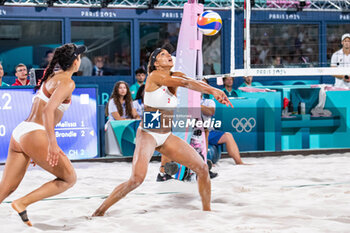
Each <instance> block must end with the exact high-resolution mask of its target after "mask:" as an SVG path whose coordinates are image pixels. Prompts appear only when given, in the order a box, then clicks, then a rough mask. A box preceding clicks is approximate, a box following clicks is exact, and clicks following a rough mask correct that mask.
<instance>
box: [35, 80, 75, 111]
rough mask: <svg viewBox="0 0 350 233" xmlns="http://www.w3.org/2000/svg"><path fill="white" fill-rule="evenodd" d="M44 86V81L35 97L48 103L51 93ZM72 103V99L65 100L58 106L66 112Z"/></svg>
mask: <svg viewBox="0 0 350 233" xmlns="http://www.w3.org/2000/svg"><path fill="white" fill-rule="evenodd" d="M44 86H45V83H43V84H42V85H41V87H40V89H39V91H38V93H37V94H36V95H35V97H34V98H39V99H41V100H43V101H45V102H46V103H47V102H49V99H50V97H51V95H50V94H49V92H48V91H47V90H46V88H44ZM70 104H71V100H65V101H63V103H62V104H60V106H58V110H60V111H62V112H65V111H67V109H68V108H69V106H70Z"/></svg>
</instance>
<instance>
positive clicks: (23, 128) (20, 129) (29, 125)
mask: <svg viewBox="0 0 350 233" xmlns="http://www.w3.org/2000/svg"><path fill="white" fill-rule="evenodd" d="M35 130H45V127H44V126H42V125H39V124H38V123H35V122H27V121H22V122H21V123H20V124H19V125H17V127H16V128H15V129H14V130H13V132H12V137H13V139H15V141H16V142H18V143H19V139H20V138H21V137H22V136H23V135H25V134H27V133H29V132H32V131H35Z"/></svg>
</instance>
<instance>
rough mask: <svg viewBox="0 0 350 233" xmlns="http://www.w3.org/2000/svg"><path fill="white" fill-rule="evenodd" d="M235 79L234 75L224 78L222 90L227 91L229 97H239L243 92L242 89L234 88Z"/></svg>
mask: <svg viewBox="0 0 350 233" xmlns="http://www.w3.org/2000/svg"><path fill="white" fill-rule="evenodd" d="M234 80H235V79H234V77H231V76H225V77H224V78H223V81H224V89H222V90H223V91H224V92H225V94H226V95H227V97H238V96H240V94H241V91H240V90H237V89H234V88H233V81H234Z"/></svg>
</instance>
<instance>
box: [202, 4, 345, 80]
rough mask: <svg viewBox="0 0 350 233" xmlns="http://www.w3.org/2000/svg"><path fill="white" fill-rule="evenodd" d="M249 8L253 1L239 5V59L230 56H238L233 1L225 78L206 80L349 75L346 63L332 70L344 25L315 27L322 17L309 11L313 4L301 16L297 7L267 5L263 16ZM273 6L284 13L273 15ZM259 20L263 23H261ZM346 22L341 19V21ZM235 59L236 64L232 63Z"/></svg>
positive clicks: (307, 5) (332, 24) (341, 62)
mask: <svg viewBox="0 0 350 233" xmlns="http://www.w3.org/2000/svg"><path fill="white" fill-rule="evenodd" d="M241 1H243V0H241ZM236 2H237V0H236ZM252 2H254V1H250V0H244V21H243V24H244V26H243V28H244V32H243V36H244V38H243V46H244V52H243V58H242V56H239V55H237V54H235V51H238V50H239V49H238V50H237V49H236V48H235V46H238V43H237V42H236V40H237V37H236V36H235V32H237V29H236V28H235V25H237V23H238V22H235V17H234V12H235V4H233V3H234V2H233V1H232V6H231V7H232V10H231V49H230V55H231V56H230V72H229V73H226V74H215V75H205V76H204V77H205V78H216V77H222V76H225V75H227V76H232V77H242V76H294V77H295V76H334V75H347V74H349V67H346V66H347V65H346V64H345V62H346V61H345V60H346V59H340V60H338V61H337V63H336V64H331V57H332V55H333V54H334V53H335V52H337V51H338V50H340V49H341V48H342V35H344V34H346V33H350V25H349V24H341V23H338V22H333V23H327V24H326V25H325V26H324V25H321V23H319V22H320V19H322V17H323V15H322V14H323V13H324V11H319V12H317V11H315V10H311V9H308V7H309V6H310V2H312V1H306V2H305V6H304V7H305V8H304V9H303V10H300V9H299V8H298V6H299V5H297V4H300V1H289V0H284V1H280V0H275V1H274V0H270V1H267V2H269V4H270V5H269V8H268V9H264V10H262V9H256V8H252V5H251V3H252ZM278 4H279V5H281V4H283V7H285V8H284V9H274V8H273V6H277V5H278ZM288 7H290V8H288ZM256 12H257V14H254V13H256ZM236 14H237V11H236ZM259 14H260V15H259ZM263 14H264V15H265V17H261V15H263ZM252 15H253V18H252ZM345 16H346V14H344V15H343V14H341V15H340V17H345ZM259 18H265V19H267V20H259ZM303 19H305V21H303ZM241 39H242V38H241ZM349 46H350V45H349ZM237 59H241V61H239V62H237V61H236V60H237ZM242 60H243V63H242ZM237 64H240V65H237ZM331 65H333V66H334V65H335V66H338V67H331ZM349 66H350V65H349Z"/></svg>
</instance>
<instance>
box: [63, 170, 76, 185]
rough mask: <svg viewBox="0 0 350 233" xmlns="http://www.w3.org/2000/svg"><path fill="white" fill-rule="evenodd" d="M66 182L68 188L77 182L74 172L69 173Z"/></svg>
mask: <svg viewBox="0 0 350 233" xmlns="http://www.w3.org/2000/svg"><path fill="white" fill-rule="evenodd" d="M66 182H67V183H68V186H69V188H70V187H72V186H73V185H74V184H75V183H76V182H77V174H76V173H75V171H74V170H72V171H70V172H69V176H68V178H67V179H66Z"/></svg>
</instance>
